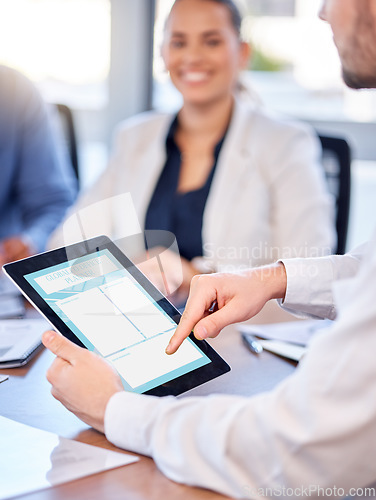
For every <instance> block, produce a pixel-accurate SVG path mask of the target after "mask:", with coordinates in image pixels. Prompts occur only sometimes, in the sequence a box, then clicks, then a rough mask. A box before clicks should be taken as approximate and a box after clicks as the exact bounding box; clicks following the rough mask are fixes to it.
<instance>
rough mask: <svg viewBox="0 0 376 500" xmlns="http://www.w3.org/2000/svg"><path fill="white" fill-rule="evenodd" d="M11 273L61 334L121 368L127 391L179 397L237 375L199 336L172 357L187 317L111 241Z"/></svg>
mask: <svg viewBox="0 0 376 500" xmlns="http://www.w3.org/2000/svg"><path fill="white" fill-rule="evenodd" d="M3 269H4V271H5V273H6V274H7V275H8V277H10V278H11V279H12V280H13V281H14V283H15V284H16V285H17V286H18V288H19V289H20V290H21V292H22V293H23V294H24V295H25V296H26V298H27V299H28V300H29V301H30V302H31V303H32V304H33V306H34V307H35V308H36V309H38V310H39V311H40V312H41V314H42V315H43V316H44V317H45V318H46V319H47V320H48V321H49V322H50V323H51V324H52V325H53V327H54V328H55V329H56V330H57V331H59V332H60V333H61V334H62V335H64V336H65V337H67V338H68V339H70V340H72V341H73V342H75V343H76V344H78V345H80V346H82V347H86V348H87V349H89V350H90V351H94V352H96V353H97V354H99V355H101V356H103V357H104V358H105V359H106V360H107V361H108V362H109V363H110V364H111V365H113V366H114V368H115V369H116V370H117V372H118V373H119V375H120V377H121V378H122V382H123V385H124V389H125V390H127V391H132V392H137V393H143V394H153V395H156V396H165V395H169V394H172V395H178V394H181V393H182V392H185V391H188V390H189V389H192V388H193V387H196V386H197V385H200V384H203V383H204V382H207V381H208V380H211V379H213V378H215V377H218V376H219V375H222V374H223V373H225V372H228V371H229V370H230V367H229V366H228V365H227V363H226V362H225V361H224V360H223V359H222V358H221V357H220V356H219V355H218V354H217V353H216V352H215V351H214V349H212V348H211V347H210V346H209V344H208V343H207V342H205V341H202V340H197V339H196V338H195V337H194V336H193V334H191V335H190V336H189V337H188V338H187V339H186V340H185V341H184V342H183V344H182V345H181V347H180V348H179V350H178V351H177V352H176V353H175V354H173V355H169V356H168V355H167V354H166V353H165V348H166V346H167V344H168V341H169V339H170V338H171V336H172V334H173V333H174V331H175V329H176V325H177V323H179V320H180V313H179V312H178V310H177V309H176V308H175V307H174V306H173V305H172V304H171V303H170V302H169V301H168V300H167V298H166V297H164V296H163V295H162V294H161V292H159V290H158V289H157V288H155V287H154V286H153V285H152V283H151V282H150V281H149V280H148V279H147V278H146V277H145V276H144V274H142V273H141V271H140V270H139V269H138V268H137V267H136V266H135V265H134V264H133V263H132V262H131V261H130V260H129V259H128V258H127V257H126V256H125V255H124V254H123V253H122V252H121V251H120V249H119V248H118V247H117V246H116V245H115V244H114V243H113V242H112V241H111V240H110V239H109V238H107V237H106V236H100V237H97V238H93V239H90V240H86V241H83V242H80V243H77V244H75V245H71V246H68V247H64V248H59V249H56V250H52V251H50V252H45V253H43V254H38V255H35V256H33V257H29V258H27V259H23V260H19V261H17V262H12V263H10V264H6V265H4V266H3Z"/></svg>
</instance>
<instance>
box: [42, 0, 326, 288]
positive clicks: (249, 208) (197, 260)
mask: <svg viewBox="0 0 376 500" xmlns="http://www.w3.org/2000/svg"><path fill="white" fill-rule="evenodd" d="M162 55H163V59H164V62H165V65H166V69H167V70H168V72H169V74H170V77H171V80H172V83H173V84H174V86H175V87H176V88H177V89H178V91H179V92H180V93H181V95H182V97H183V106H182V108H181V109H180V110H179V111H178V113H176V114H172V115H171V114H163V113H156V112H149V113H144V114H141V115H139V116H136V117H134V118H131V119H129V120H127V121H126V122H124V123H122V124H121V125H120V130H119V131H118V133H117V138H116V146H115V151H114V154H113V157H112V160H111V162H110V164H109V167H108V169H107V170H106V171H105V173H104V174H103V175H102V177H101V178H100V179H99V180H98V182H97V183H96V184H95V185H94V187H92V188H91V189H90V190H89V191H88V192H86V193H84V194H83V196H82V197H81V198H80V199H79V201H78V203H77V204H76V206H75V207H74V208H73V212H79V211H80V210H81V209H82V208H84V207H88V206H90V204H94V203H96V202H98V201H100V200H104V199H108V198H111V197H112V196H116V195H119V194H121V193H125V192H128V191H129V192H130V193H131V195H132V198H133V203H134V205H135V208H136V212H137V215H138V218H139V222H140V225H141V228H142V229H144V230H162V231H169V232H170V233H173V234H174V235H175V237H176V240H177V244H178V247H179V253H180V259H179V256H177V255H176V253H174V252H171V251H168V250H167V251H164V252H163V268H164V273H165V276H167V278H168V279H169V280H170V284H171V286H170V288H172V289H176V287H177V286H178V285H179V282H177V283H174V276H176V277H179V278H180V276H181V275H182V279H183V283H182V285H181V287H180V292H182V293H181V294H180V296H182V297H184V296H185V298H186V294H187V292H188V288H189V283H190V280H191V278H192V276H194V275H195V274H197V273H198V272H201V273H202V272H212V271H217V270H229V271H236V270H238V269H239V268H240V267H249V266H253V265H260V264H265V263H267V262H271V261H274V260H275V259H277V258H280V257H283V256H285V257H293V256H310V255H318V254H319V255H322V254H328V253H330V252H331V251H332V250H333V248H334V247H335V229H334V222H333V221H334V216H333V200H332V199H331V196H330V195H329V194H328V192H327V186H326V181H325V178H324V173H323V168H322V166H321V165H320V157H321V149H320V146H319V144H318V140H317V138H316V137H315V135H314V133H312V131H311V130H310V129H309V128H307V127H306V126H303V125H301V124H297V123H292V122H288V121H281V120H280V119H277V118H275V117H273V116H271V115H269V114H268V113H266V112H265V110H263V109H262V108H261V107H260V106H258V104H257V103H256V102H255V100H252V98H251V96H250V95H248V96H244V95H243V94H244V92H242V89H241V88H240V87H241V85H240V84H239V77H240V73H241V71H242V70H243V69H245V68H246V66H247V64H248V61H249V56H250V48H249V45H248V44H247V43H245V42H244V41H242V38H241V15H240V13H239V10H238V8H237V7H236V5H235V3H234V2H233V1H232V0H204V1H202V0H177V1H176V2H175V3H174V5H173V7H172V9H171V12H170V14H169V16H168V19H167V21H166V25H165V31H164V41H163V45H162ZM71 213H72V212H71ZM126 217H127V214H126V213H123V211H118V213H114V214H113V216H112V217H110V218H108V219H107V221H106V223H105V224H104V225H100V224H98V220H97V218H95V217H93V218H92V220H91V223H90V222H89V224H88V225H87V226H86V227H85V235H86V237H89V236H90V237H93V236H95V235H98V234H107V235H108V236H110V237H111V238H112V239H114V240H115V241H118V240H120V237H121V228H122V225H124V219H125V218H126ZM73 242H74V241H70V240H69V235H67V234H65V235H64V237H63V230H62V228H61V227H60V228H59V229H58V230H57V232H56V234H55V235H54V236H53V238H52V240H51V241H50V243H49V246H50V247H57V246H61V245H64V244H68V243H73ZM155 245H156V246H157V245H158V241H156V242H155ZM159 245H160V246H162V247H163V240H161V242H160V243H159ZM124 251H125V252H126V253H127V254H128V255H129V256H130V257H131V258H133V259H135V260H136V263H137V262H139V261H141V262H142V260H143V258H144V257H143V256H142V255H141V256H140V255H135V254H132V251H131V250H129V249H127V248H126V247H125V249H124ZM157 253H158V249H157ZM140 267H141V269H142V270H143V271H144V272H145V274H146V275H147V276H148V277H149V278H150V279H151V280H152V281H153V282H154V283H155V284H156V285H157V286H158V287H159V288H160V289H161V290H162V291H165V293H166V290H165V289H164V288H163V283H162V282H161V273H160V268H159V262H158V261H157V260H156V259H150V260H149V261H146V262H143V263H142V264H141V265H140ZM181 269H182V270H183V272H182V273H181ZM178 270H179V271H180V273H179V272H178Z"/></svg>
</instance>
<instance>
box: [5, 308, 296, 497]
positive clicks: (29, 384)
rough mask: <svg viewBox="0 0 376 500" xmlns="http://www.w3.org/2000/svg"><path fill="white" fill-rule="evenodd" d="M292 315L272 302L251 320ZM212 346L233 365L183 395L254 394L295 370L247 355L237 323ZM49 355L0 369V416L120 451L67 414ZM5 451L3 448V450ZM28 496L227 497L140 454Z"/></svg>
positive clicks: (282, 362) (271, 358)
mask: <svg viewBox="0 0 376 500" xmlns="http://www.w3.org/2000/svg"><path fill="white" fill-rule="evenodd" d="M285 320H291V316H289V315H287V313H284V312H283V311H280V310H277V308H276V307H274V305H273V304H271V306H270V307H268V308H267V309H266V310H265V311H263V312H262V313H261V315H259V316H258V317H257V318H255V319H254V322H255V323H264V322H272V321H273V322H276V321H285ZM210 343H211V344H212V346H213V347H214V348H215V349H216V350H217V351H218V352H219V353H220V354H221V355H222V356H223V357H224V358H225V359H226V361H227V362H228V363H229V364H230V366H231V367H232V370H231V372H229V373H227V374H225V375H223V376H221V377H219V378H218V379H215V380H213V381H211V382H208V383H207V384H204V385H203V386H200V387H197V388H196V389H193V390H191V391H189V392H188V393H186V394H185V395H184V396H181V397H188V396H190V395H195V396H196V395H206V394H209V393H227V394H240V395H253V394H256V393H259V392H262V391H266V390H269V389H271V388H272V387H274V386H275V385H276V383H278V382H279V381H280V380H281V379H283V378H284V377H286V376H288V375H289V374H290V373H292V372H293V370H294V367H295V364H294V363H290V362H288V361H286V360H284V359H282V358H279V357H278V356H274V355H273V354H270V353H267V352H263V353H262V354H261V355H260V356H255V355H253V354H251V353H250V352H249V351H248V350H247V349H246V348H245V347H244V346H243V344H242V342H241V339H240V335H239V333H238V332H237V330H236V328H235V327H228V328H227V329H226V330H225V331H223V332H222V334H221V335H220V336H219V337H218V338H217V339H213V340H211V341H210ZM52 360H53V355H52V354H51V353H50V352H48V351H46V350H45V349H43V350H42V351H41V352H40V353H39V354H38V355H37V357H36V358H34V360H32V361H31V362H30V363H29V364H28V365H27V366H26V367H22V368H14V369H8V370H0V374H8V375H9V380H7V381H5V382H3V383H1V384H0V415H2V416H4V417H8V418H10V419H13V420H16V421H18V422H21V423H24V424H28V425H31V426H34V427H37V428H39V429H43V430H46V431H51V432H54V433H56V434H59V435H60V436H64V437H67V438H71V439H75V440H78V441H81V442H85V443H88V444H92V445H95V446H100V447H103V448H108V449H113V450H116V451H121V450H119V449H118V448H115V447H114V446H113V445H111V444H110V443H109V442H108V441H107V440H106V438H105V437H104V436H103V435H102V434H100V433H98V432H97V431H95V430H93V429H91V428H89V427H88V426H87V425H86V424H84V423H83V422H81V421H80V420H79V419H77V418H76V417H75V416H74V415H73V414H71V413H69V412H68V411H67V410H66V409H65V408H64V407H63V406H62V405H61V404H60V403H59V402H57V401H56V400H55V399H54V398H53V397H52V396H51V394H50V385H49V383H48V382H47V380H46V378H45V373H46V370H47V368H48V367H49V366H50V364H51V362H52ZM1 452H2V453H3V452H4V450H1ZM22 498H23V499H27V500H36V499H38V500H47V499H48V500H52V499H53V500H66V499H67V498H69V500H72V499H78V498H82V499H83V498H85V499H90V500H96V499H98V500H109V499H111V500H115V499H118V498H119V499H120V498H121V499H126V500H157V499H158V500H162V499H163V500H168V499H173V500H192V499H198V500H199V499H202V500H216V499H223V498H225V497H223V496H221V495H219V494H216V493H213V492H211V491H207V490H203V489H200V488H192V487H188V486H184V485H180V484H176V483H174V482H172V481H170V480H169V479H167V478H166V477H165V476H164V475H163V474H162V473H160V472H159V470H158V469H157V467H156V466H155V464H154V462H153V460H152V459H150V458H147V457H141V460H140V461H139V462H137V463H135V464H132V465H127V466H125V467H120V468H118V469H113V470H110V471H107V472H102V473H100V474H96V475H93V476H88V477H85V478H83V479H79V480H76V481H73V482H70V483H66V484H63V485H60V486H55V487H53V488H49V489H46V490H42V491H39V492H35V493H30V494H28V495H24V496H22Z"/></svg>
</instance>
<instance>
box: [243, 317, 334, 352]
mask: <svg viewBox="0 0 376 500" xmlns="http://www.w3.org/2000/svg"><path fill="white" fill-rule="evenodd" d="M332 324H333V321H330V320H304V321H289V322H285V323H273V324H266V325H247V324H241V325H238V330H239V331H240V332H242V333H247V334H250V335H252V336H255V337H257V340H258V342H259V343H260V344H261V345H262V347H263V348H264V349H265V350H267V351H270V352H273V353H274V354H278V355H279V356H284V357H286V358H289V359H293V360H294V361H299V360H300V359H301V358H302V356H303V355H304V354H305V353H306V352H307V346H308V344H309V342H310V340H311V339H312V338H313V337H314V335H315V334H316V333H317V332H319V331H320V330H322V329H324V328H329V327H330V326H331V325H332ZM259 339H261V340H259Z"/></svg>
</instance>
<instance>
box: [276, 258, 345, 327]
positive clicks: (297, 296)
mask: <svg viewBox="0 0 376 500" xmlns="http://www.w3.org/2000/svg"><path fill="white" fill-rule="evenodd" d="M280 262H282V263H283V265H284V266H285V269H286V275H287V288H286V295H285V299H284V301H283V303H281V302H280V304H281V305H282V307H283V308H284V309H286V310H288V311H290V312H294V313H296V312H298V313H301V314H303V315H308V316H311V317H317V318H330V319H334V317H335V315H336V313H335V308H334V305H333V294H332V285H333V280H334V276H333V266H332V262H331V260H330V259H328V258H325V257H319V258H312V259H282V260H281V261H280Z"/></svg>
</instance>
